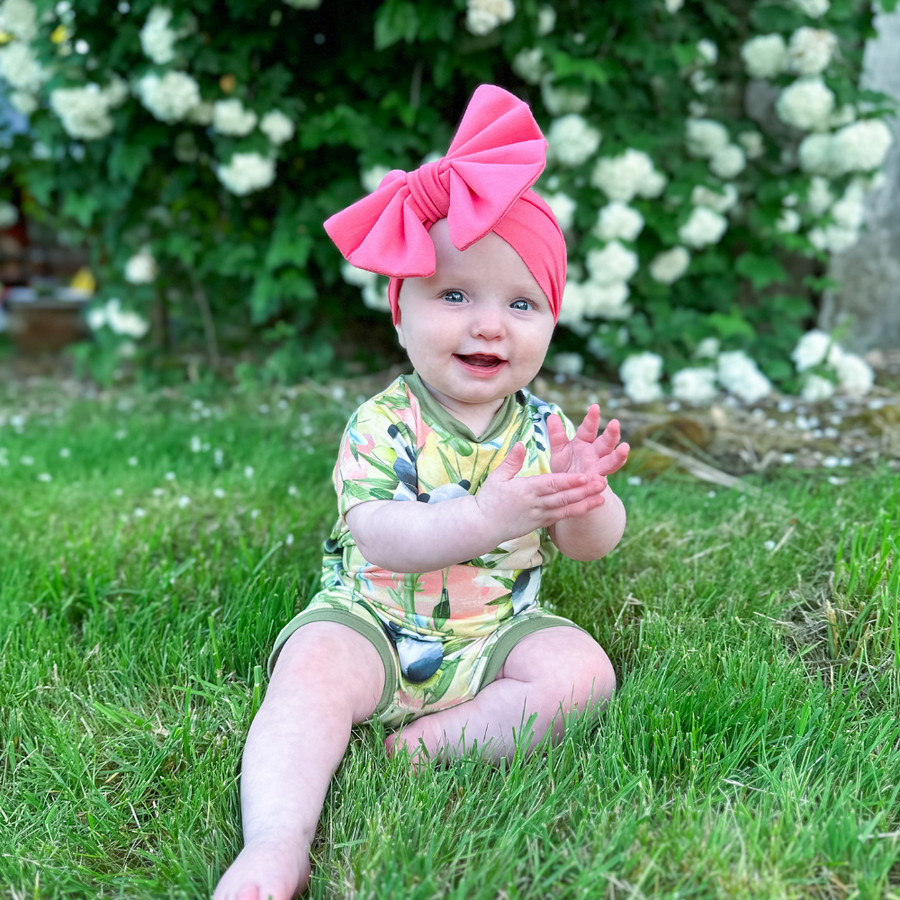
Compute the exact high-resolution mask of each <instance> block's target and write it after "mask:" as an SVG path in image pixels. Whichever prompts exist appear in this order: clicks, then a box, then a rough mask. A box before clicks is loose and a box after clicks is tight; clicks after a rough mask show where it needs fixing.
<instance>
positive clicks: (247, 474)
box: [244, 466, 256, 478]
mask: <svg viewBox="0 0 900 900" xmlns="http://www.w3.org/2000/svg"><path fill="white" fill-rule="evenodd" d="M255 474H256V470H255V469H254V468H253V466H244V478H252V477H253V476H254V475H255Z"/></svg>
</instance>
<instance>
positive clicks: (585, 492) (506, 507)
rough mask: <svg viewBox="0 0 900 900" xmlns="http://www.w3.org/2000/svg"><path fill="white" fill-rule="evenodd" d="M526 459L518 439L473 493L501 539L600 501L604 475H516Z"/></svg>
mask: <svg viewBox="0 0 900 900" xmlns="http://www.w3.org/2000/svg"><path fill="white" fill-rule="evenodd" d="M523 462H525V445H524V444H522V443H521V442H520V443H518V444H516V445H515V446H514V447H513V448H512V450H510V451H509V454H508V455H507V457H506V459H504V460H503V462H502V463H500V465H499V466H497V468H496V469H494V471H493V472H491V474H490V475H489V476H488V477H487V479H486V480H485V482H484V484H483V485H482V486H481V489H480V490H479V491H478V493H477V494H475V501H476V503H477V504H478V508H479V510H480V511H481V513H482V515H483V517H484V519H485V522H486V523H488V524H493V526H494V527H498V526H499V527H500V528H501V529H502V530H503V532H504V535H505V536H504V537H502V540H500V541H498V544H499V543H502V542H503V541H506V540H511V539H512V538H516V537H521V536H522V535H523V534H528V533H529V532H531V531H534V530H535V529H536V528H549V527H550V526H551V525H554V524H556V523H557V522H559V521H561V520H562V519H570V518H577V517H579V516H583V515H585V514H586V513H588V512H590V511H591V510H592V509H594V508H596V507H597V506H600V505H601V504H602V503H603V490H604V489H605V488H606V479H605V478H603V477H601V476H599V475H597V476H594V475H592V474H582V473H580V472H572V473H568V472H560V473H557V474H547V475H529V476H528V477H525V478H516V477H515V475H516V473H517V472H518V471H519V470H520V469H521V468H522V463H523Z"/></svg>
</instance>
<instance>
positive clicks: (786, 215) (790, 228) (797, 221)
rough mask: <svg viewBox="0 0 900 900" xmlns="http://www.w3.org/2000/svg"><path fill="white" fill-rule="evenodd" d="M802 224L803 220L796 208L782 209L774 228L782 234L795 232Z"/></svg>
mask: <svg viewBox="0 0 900 900" xmlns="http://www.w3.org/2000/svg"><path fill="white" fill-rule="evenodd" d="M802 224H803V220H802V219H801V218H800V213H798V212H797V210H796V209H782V210H781V215H780V216H779V217H778V221H777V222H775V230H776V231H780V232H781V233H782V234H796V233H797V232H798V231H799V230H800V226H801V225H802Z"/></svg>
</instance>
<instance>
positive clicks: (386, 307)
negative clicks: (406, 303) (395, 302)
mask: <svg viewBox="0 0 900 900" xmlns="http://www.w3.org/2000/svg"><path fill="white" fill-rule="evenodd" d="M362 299H363V303H365V305H366V306H368V307H369V309H374V310H376V311H377V312H390V311H391V301H390V299H389V298H388V291H387V282H386V281H384V279H377V280H376V281H373V282H372V283H371V284H367V285H365V286H364V287H363V289H362Z"/></svg>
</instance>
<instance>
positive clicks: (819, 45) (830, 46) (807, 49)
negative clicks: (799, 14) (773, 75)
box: [788, 27, 838, 75]
mask: <svg viewBox="0 0 900 900" xmlns="http://www.w3.org/2000/svg"><path fill="white" fill-rule="evenodd" d="M837 42H838V41H837V38H836V37H835V36H834V35H833V34H832V33H831V32H830V31H825V30H824V29H821V28H806V27H803V28H798V29H797V30H796V31H795V32H794V33H793V34H792V35H791V43H790V44H789V46H788V68H789V69H790V70H791V72H793V73H794V74H796V75H818V74H819V73H820V72H824V71H825V69H827V68H828V63H830V62H831V55H832V53H834V51H835V48H836V47H837Z"/></svg>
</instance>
